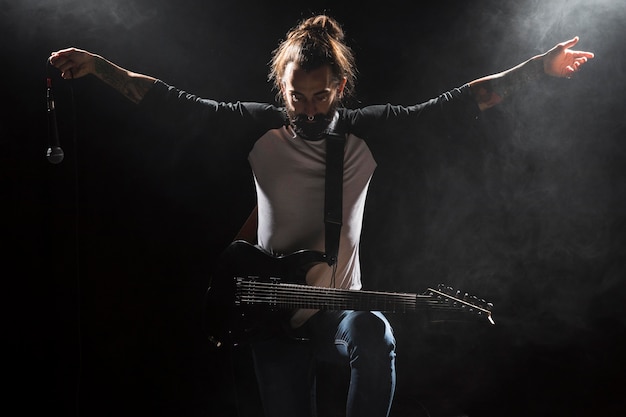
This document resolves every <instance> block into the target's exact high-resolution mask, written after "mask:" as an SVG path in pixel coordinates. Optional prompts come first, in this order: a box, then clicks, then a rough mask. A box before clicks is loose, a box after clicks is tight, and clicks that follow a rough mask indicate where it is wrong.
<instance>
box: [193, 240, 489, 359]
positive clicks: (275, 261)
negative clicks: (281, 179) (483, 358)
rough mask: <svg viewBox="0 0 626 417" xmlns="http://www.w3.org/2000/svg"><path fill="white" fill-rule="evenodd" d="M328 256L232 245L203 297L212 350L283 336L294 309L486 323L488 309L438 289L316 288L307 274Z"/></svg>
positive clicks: (475, 300) (480, 302)
mask: <svg viewBox="0 0 626 417" xmlns="http://www.w3.org/2000/svg"><path fill="white" fill-rule="evenodd" d="M326 261H327V259H326V255H325V254H324V253H322V252H318V251H312V250H300V251H297V252H293V253H291V254H288V255H280V256H279V255H273V254H270V253H269V252H267V251H265V250H263V249H262V248H260V247H258V246H255V245H252V244H250V243H248V242H246V241H244V240H236V241H234V242H232V243H231V244H230V245H229V246H228V247H227V248H226V250H225V251H224V252H223V253H222V254H221V257H220V259H219V261H218V263H217V265H216V269H215V271H214V273H213V275H212V277H211V283H210V286H209V288H208V290H207V292H206V295H205V308H204V314H205V317H204V327H205V331H206V333H207V336H208V339H209V340H210V341H211V342H212V343H213V344H214V345H215V346H218V347H219V346H223V345H226V344H229V345H239V344H244V343H250V342H252V341H255V340H260V339H263V338H266V337H270V336H274V335H277V334H279V333H281V332H284V331H285V330H286V327H287V326H288V324H287V321H288V318H289V317H290V315H291V312H292V311H293V310H294V309H299V308H309V309H320V310H373V311H382V312H392V313H406V312H414V311H417V310H429V309H433V310H452V311H458V312H462V313H469V314H472V315H475V316H478V317H484V318H486V319H487V320H488V321H489V322H490V323H491V324H494V321H493V319H492V317H491V308H492V307H493V306H492V304H491V303H487V302H485V301H484V300H479V299H478V298H477V297H475V296H468V295H467V294H461V293H460V292H459V291H456V292H455V291H454V290H453V289H452V288H450V287H447V286H445V285H443V284H440V285H439V286H438V287H437V288H436V289H433V288H428V289H427V290H426V291H425V292H424V293H422V294H410V293H392V292H377V291H365V290H346V289H338V288H326V287H315V286H311V285H307V284H306V281H305V277H306V273H307V271H308V270H309V269H310V268H311V267H312V266H313V265H316V264H318V263H322V262H326Z"/></svg>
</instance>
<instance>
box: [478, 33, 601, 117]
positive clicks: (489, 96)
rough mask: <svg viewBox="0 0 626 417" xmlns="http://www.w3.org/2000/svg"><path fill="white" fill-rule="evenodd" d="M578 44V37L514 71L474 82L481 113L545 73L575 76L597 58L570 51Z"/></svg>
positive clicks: (582, 52) (520, 65)
mask: <svg viewBox="0 0 626 417" xmlns="http://www.w3.org/2000/svg"><path fill="white" fill-rule="evenodd" d="M577 43H578V37H575V38H573V39H570V40H569V41H565V42H562V43H559V44H557V45H556V46H555V47H554V48H552V49H550V50H549V51H548V52H546V53H544V54H541V55H537V56H535V57H533V58H531V59H529V60H528V61H526V62H523V63H521V64H519V65H518V66H516V67H514V68H511V69H509V70H506V71H503V72H501V73H498V74H494V75H489V76H486V77H483V78H479V79H477V80H475V81H472V82H470V83H469V84H470V88H471V90H472V93H473V94H474V98H475V99H476V102H477V103H478V107H479V108H480V109H481V110H486V109H488V108H490V107H493V106H495V105H496V104H498V103H500V102H501V101H502V100H504V99H506V98H507V97H508V96H510V95H511V94H514V93H515V92H516V91H518V90H520V89H522V88H524V87H525V86H526V85H527V84H529V83H530V82H533V81H534V80H536V79H538V78H539V77H543V76H544V75H545V74H547V75H551V76H554V77H566V78H569V77H571V76H572V74H574V73H575V72H576V71H578V70H579V69H580V67H581V66H582V65H583V64H585V63H586V62H587V60H589V59H591V58H593V53H591V52H584V51H573V50H571V49H569V48H571V47H573V46H574V45H576V44H577Z"/></svg>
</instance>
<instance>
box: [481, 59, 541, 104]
mask: <svg viewBox="0 0 626 417" xmlns="http://www.w3.org/2000/svg"><path fill="white" fill-rule="evenodd" d="M544 76H545V72H544V70H543V61H542V60H541V59H531V60H529V61H527V62H525V63H523V64H520V65H519V66H517V67H515V68H513V69H511V70H509V71H507V72H506V73H504V74H502V75H500V76H496V77H486V78H485V79H483V80H480V82H477V83H475V84H473V85H472V86H471V88H472V93H473V95H474V98H475V99H476V102H477V103H478V104H479V105H481V106H484V107H487V108H488V107H491V106H494V105H496V104H498V103H500V102H501V101H502V100H504V99H506V98H508V97H510V96H512V95H514V94H515V93H516V92H517V91H519V90H521V89H522V88H524V86H526V85H528V84H529V83H531V82H534V81H536V80H538V79H540V78H542V77H544Z"/></svg>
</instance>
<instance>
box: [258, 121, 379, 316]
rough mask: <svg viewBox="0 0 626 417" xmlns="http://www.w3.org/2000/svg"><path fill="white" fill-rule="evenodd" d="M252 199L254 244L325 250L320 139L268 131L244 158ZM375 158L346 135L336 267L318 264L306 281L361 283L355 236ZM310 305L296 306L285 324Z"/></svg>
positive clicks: (279, 249)
mask: <svg viewBox="0 0 626 417" xmlns="http://www.w3.org/2000/svg"><path fill="white" fill-rule="evenodd" d="M248 159H249V161H250V166H251V167H252V171H253V173H254V180H255V184H256V191H257V203H258V218H259V220H258V244H259V246H261V247H262V248H264V249H266V250H268V251H269V252H271V253H273V254H289V253H292V252H295V251H297V250H300V249H308V250H317V251H320V252H324V251H325V247H324V246H325V244H324V242H325V240H324V239H325V224H324V190H325V188H324V187H325V172H326V171H325V169H326V162H325V161H326V140H325V139H321V140H317V141H310V140H304V139H302V138H300V137H298V136H295V137H294V135H293V134H292V132H291V130H288V129H287V128H285V127H282V128H280V129H272V130H269V131H268V132H267V133H266V134H264V135H263V136H262V137H261V138H260V139H259V140H258V141H257V142H256V143H255V145H254V147H253V149H252V151H251V152H250V154H249V157H248ZM375 168H376V162H375V161H374V158H373V156H372V153H371V152H370V150H369V148H368V147H367V145H366V144H365V141H363V140H361V139H360V138H358V137H356V136H354V135H352V134H351V135H348V137H347V139H346V147H345V152H344V178H343V217H342V223H343V225H342V228H341V238H340V243H339V253H338V257H337V269H336V273H335V277H334V279H333V276H332V275H333V268H332V267H330V266H328V264H325V263H322V264H318V265H315V266H314V267H313V268H311V269H310V270H309V272H308V274H307V277H306V281H307V284H309V285H315V286H323V287H333V286H334V287H336V288H342V289H360V288H361V269H360V262H359V241H360V237H361V228H362V222H363V212H364V209H365V199H366V195H367V189H368V187H369V183H370V180H371V178H372V174H373V173H374V170H375ZM314 312H315V310H309V309H306V310H299V311H297V312H296V313H295V314H294V316H293V318H292V320H291V324H292V326H294V327H297V326H299V325H301V324H302V323H304V322H305V321H306V319H308V318H309V317H310V316H311V315H312V314H313V313H314Z"/></svg>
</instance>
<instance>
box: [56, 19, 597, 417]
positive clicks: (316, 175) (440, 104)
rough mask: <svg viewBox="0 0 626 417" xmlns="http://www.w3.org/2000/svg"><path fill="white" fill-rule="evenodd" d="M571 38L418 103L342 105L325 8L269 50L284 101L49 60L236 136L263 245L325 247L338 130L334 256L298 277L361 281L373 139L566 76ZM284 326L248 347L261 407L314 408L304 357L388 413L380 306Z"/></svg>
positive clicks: (441, 121) (357, 405)
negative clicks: (191, 89) (294, 339)
mask: <svg viewBox="0 0 626 417" xmlns="http://www.w3.org/2000/svg"><path fill="white" fill-rule="evenodd" d="M577 42H578V38H574V39H571V40H569V41H566V42H563V43H560V44H557V45H556V46H555V47H554V48H552V49H550V50H549V51H548V52H546V53H544V54H542V55H538V56H535V57H533V58H531V59H529V60H528V61H526V62H524V63H522V64H520V65H518V66H516V67H515V68H512V69H510V70H507V71H504V72H502V73H498V74H494V75H491V76H487V77H484V78H480V79H477V80H475V81H472V82H470V83H468V84H465V85H463V86H461V87H459V88H455V89H453V90H450V91H448V92H446V93H444V94H442V95H440V96H439V97H437V98H435V99H432V100H430V101H428V102H425V103H422V104H417V105H414V106H407V107H404V106H395V105H390V104H388V105H378V106H367V107H364V108H360V109H346V108H344V107H342V106H341V103H342V100H343V99H344V98H345V97H347V96H349V95H350V94H351V93H352V92H353V88H354V80H355V73H356V70H355V67H354V57H353V54H352V51H351V50H350V48H349V47H348V46H347V45H346V44H345V42H344V34H343V31H342V29H341V27H340V25H339V24H338V22H336V21H335V20H334V19H332V18H330V17H329V16H325V15H320V16H313V17H311V18H308V19H305V20H303V21H302V22H301V23H300V24H299V25H297V26H296V27H294V28H293V29H292V30H290V31H289V33H288V34H287V37H286V39H285V40H284V41H283V42H282V43H281V44H280V45H279V46H278V48H277V49H276V50H275V51H274V53H273V59H272V63H271V68H270V79H271V80H272V81H273V82H274V85H275V88H276V90H277V91H278V93H279V94H278V97H279V99H280V100H281V101H282V104H283V106H274V105H270V104H262V103H240V102H237V103H218V102H216V101H213V100H206V99H200V98H198V97H195V96H193V95H190V94H186V93H184V92H182V91H180V90H178V89H176V88H174V87H171V86H168V85H166V84H165V83H163V82H162V81H160V80H157V79H156V78H154V77H150V76H147V75H143V74H138V73H134V72H131V71H128V70H126V69H124V68H121V67H119V66H117V65H115V64H113V63H111V62H110V61H107V60H106V59H104V58H102V57H100V56H98V55H95V54H92V53H90V52H87V51H83V50H79V49H75V48H69V49H64V50H60V51H57V52H54V53H52V54H51V56H50V58H49V60H50V63H51V64H52V65H53V66H55V67H56V68H58V69H59V70H60V71H61V74H62V77H63V78H66V79H69V78H78V77H82V76H84V75H87V74H93V75H95V76H96V77H98V78H100V79H101V80H103V81H104V82H106V83H108V84H109V85H111V86H112V87H114V88H115V89H117V90H118V91H119V92H120V93H122V94H123V95H124V96H126V97H127V98H128V99H129V100H131V101H133V102H134V103H138V104H139V106H140V107H141V108H142V109H143V111H145V112H146V113H149V114H151V115H153V116H154V118H155V120H159V121H160V122H164V121H165V122H167V123H172V124H177V126H180V128H181V129H185V131H186V132H187V133H188V134H194V135H204V136H205V137H206V138H207V140H212V141H214V142H215V143H216V144H220V143H223V141H229V143H230V141H237V143H238V144H239V145H238V146H239V148H241V149H243V150H244V152H245V153H244V154H245V155H246V156H247V158H248V160H249V162H250V165H251V167H252V171H253V174H254V180H255V185H256V192H257V206H258V226H257V236H256V239H257V244H258V245H259V246H260V247H261V248H263V249H264V250H266V251H268V252H269V253H272V254H288V253H292V252H295V251H297V250H300V249H309V250H315V251H320V252H324V251H326V250H327V249H328V247H327V243H326V240H325V238H326V234H325V222H324V216H325V211H324V201H325V188H324V185H325V166H326V163H325V162H326V154H327V153H326V143H327V141H328V139H327V136H328V135H331V134H334V135H339V136H340V137H343V138H345V145H344V158H343V161H344V162H343V196H342V215H341V219H340V220H341V221H340V223H341V230H340V238H339V246H338V252H337V256H336V260H335V259H333V260H332V261H331V262H329V263H320V264H317V265H315V266H314V267H312V268H311V269H310V270H309V271H308V273H307V276H306V280H307V283H308V284H310V285H314V286H324V287H337V288H343V289H360V288H361V275H360V272H361V271H360V261H359V242H360V236H361V226H362V220H363V213H364V207H365V199H366V194H367V190H368V186H369V183H370V179H371V177H372V175H373V173H374V170H375V168H376V165H377V163H376V160H375V156H376V152H375V150H376V149H377V147H380V146H384V145H386V143H391V142H393V141H403V142H402V146H406V147H411V146H412V145H413V144H414V143H416V142H417V140H418V139H419V137H420V131H422V130H423V129H424V128H425V127H426V126H428V128H433V127H435V128H437V129H446V127H447V126H451V125H455V126H469V124H470V123H471V122H472V120H474V119H475V118H476V116H477V114H478V113H479V112H480V111H482V110H485V109H488V108H490V107H492V106H494V105H496V104H498V103H500V102H501V101H502V100H504V99H506V98H507V97H508V96H509V95H511V94H513V93H514V92H515V91H516V90H518V89H520V88H523V87H524V86H525V85H526V84H528V83H530V82H532V81H533V80H536V79H537V78H539V77H544V76H546V75H548V76H556V77H569V76H571V75H572V74H574V73H575V72H577V71H578V70H579V69H580V68H581V66H582V65H584V64H585V63H586V62H587V60H588V59H590V58H593V54H592V53H589V52H582V51H574V50H571V49H570V48H572V47H573V46H574V45H576V43H577ZM394 132H395V133H394ZM397 132H402V135H398V134H397ZM400 136H402V138H400ZM413 146H414V145H413ZM218 148H219V147H218V146H216V147H215V149H218ZM397 156H398V158H400V157H401V155H397ZM407 162H409V163H410V161H407ZM290 325H291V328H292V329H293V330H294V332H298V333H299V334H302V335H305V336H306V337H307V338H310V340H311V344H310V345H309V344H293V343H289V342H287V341H285V340H284V339H283V338H271V339H268V340H263V341H260V342H256V343H254V344H253V346H252V350H253V354H254V361H255V371H256V375H257V380H258V385H259V389H260V393H261V397H262V402H263V407H264V410H265V413H266V416H267V417H284V416H292V417H298V416H311V415H313V414H314V411H313V409H314V406H313V405H312V404H311V397H310V392H311V391H310V383H311V375H310V369H311V363H312V362H311V361H312V360H313V358H316V359H320V360H330V361H343V363H345V364H348V365H349V366H350V386H349V391H348V396H347V401H346V412H347V416H348V417H355V416H357V417H367V416H372V417H374V416H379V417H382V416H387V415H388V414H389V412H390V409H391V404H392V400H393V395H394V391H395V382H396V381H395V339H394V336H393V331H392V328H391V326H390V324H389V322H388V320H387V319H386V318H385V316H384V315H383V314H381V313H380V312H369V311H339V312H336V311H319V312H318V311H315V310H310V309H306V310H297V311H295V312H294V314H293V315H292V316H291V318H290ZM311 347H312V349H313V350H312V351H310V350H309V348H311Z"/></svg>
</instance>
